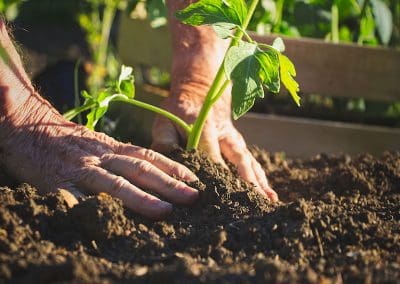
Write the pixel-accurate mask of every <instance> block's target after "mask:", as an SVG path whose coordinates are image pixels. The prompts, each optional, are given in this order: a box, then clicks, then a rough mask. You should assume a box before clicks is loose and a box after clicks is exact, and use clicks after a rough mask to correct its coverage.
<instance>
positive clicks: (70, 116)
mask: <svg viewBox="0 0 400 284" xmlns="http://www.w3.org/2000/svg"><path fill="white" fill-rule="evenodd" d="M94 105H95V103H91V104H85V105H83V106H80V107H77V108H74V109H71V110H70V111H67V112H66V113H64V114H63V117H64V118H65V119H67V120H71V119H73V118H74V117H75V116H77V115H78V114H80V113H82V112H84V111H85V110H88V109H91V108H92V107H93V106H94Z"/></svg>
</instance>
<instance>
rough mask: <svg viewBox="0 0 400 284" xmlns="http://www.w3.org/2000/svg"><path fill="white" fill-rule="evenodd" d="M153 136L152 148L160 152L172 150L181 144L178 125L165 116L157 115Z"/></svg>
mask: <svg viewBox="0 0 400 284" xmlns="http://www.w3.org/2000/svg"><path fill="white" fill-rule="evenodd" d="M152 138H153V143H152V144H151V148H152V149H154V150H155V151H157V152H160V153H169V152H172V151H173V150H174V149H176V148H177V147H178V146H179V133H178V131H177V129H176V127H175V126H174V124H173V123H172V122H171V121H170V120H168V119H166V118H164V117H160V116H156V119H155V121H154V124H153V129H152Z"/></svg>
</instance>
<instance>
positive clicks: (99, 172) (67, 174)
mask: <svg viewBox="0 0 400 284" xmlns="http://www.w3.org/2000/svg"><path fill="white" fill-rule="evenodd" d="M0 166H2V167H3V168H5V169H6V171H7V172H9V173H10V174H12V175H14V176H15V177H16V178H18V179H19V180H20V181H26V182H29V183H31V184H32V185H35V186H37V187H38V188H39V190H41V191H60V192H62V193H63V194H64V196H66V197H67V199H68V200H69V202H70V203H74V202H77V199H76V198H75V197H77V196H79V195H82V194H83V193H99V192H106V193H109V194H110V195H112V196H115V197H117V198H120V199H121V200H122V201H123V203H124V204H125V205H126V206H127V207H128V208H130V209H132V210H133V211H135V212H137V213H140V214H142V215H144V216H147V217H149V218H155V219H158V218H161V217H163V216H165V215H166V214H168V213H170V212H171V210H172V205H171V203H169V202H173V203H177V204H189V203H191V202H193V201H194V200H195V199H196V197H197V196H198V192H197V190H195V189H193V188H192V187H190V186H188V185H186V184H185V183H184V182H183V181H188V182H189V181H195V180H196V179H197V178H196V176H195V175H194V174H193V173H192V172H190V171H189V170H188V169H187V168H186V167H184V166H183V165H180V164H178V163H176V162H174V161H172V160H170V159H168V158H166V157H164V156H162V155H161V154H158V153H156V152H154V151H152V150H147V149H143V148H140V147H137V146H133V145H130V144H123V143H120V142H118V141H116V140H114V139H112V138H110V137H108V136H106V135H104V134H102V133H97V132H93V131H90V130H88V129H87V128H85V127H83V126H79V125H76V124H74V123H72V122H69V121H66V120H65V119H64V118H63V117H62V116H61V115H60V114H59V113H58V112H57V111H56V110H55V109H54V108H53V107H52V106H51V105H50V104H49V103H48V102H47V101H45V100H44V99H43V98H42V97H40V96H39V95H38V94H37V93H36V92H35V91H34V89H33V87H32V85H31V83H30V81H29V79H28V77H27V75H26V74H25V72H24V69H23V66H22V64H21V61H20V58H19V56H18V54H17V52H16V50H15V48H14V46H13V44H12V42H11V40H10V38H9V36H8V34H7V31H6V28H5V25H4V23H3V22H1V21H0ZM177 179H180V180H183V181H180V180H177ZM146 190H150V191H151V192H154V193H157V194H158V195H159V196H161V198H162V199H165V200H167V201H168V202H167V201H163V200H161V199H160V198H158V197H155V196H154V195H152V194H151V193H148V192H146Z"/></svg>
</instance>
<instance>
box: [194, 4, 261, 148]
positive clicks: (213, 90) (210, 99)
mask: <svg viewBox="0 0 400 284" xmlns="http://www.w3.org/2000/svg"><path fill="white" fill-rule="evenodd" d="M258 1H259V0H251V2H250V5H249V8H248V12H247V16H246V18H245V19H244V22H243V24H242V26H241V27H240V29H237V30H236V32H235V36H234V38H233V39H232V41H231V43H230V45H229V48H230V47H232V46H236V45H237V44H238V43H239V40H241V38H242V37H243V31H245V30H246V29H247V26H248V25H249V22H250V20H251V17H252V16H253V14H254V11H255V9H256V7H257V4H258ZM229 48H228V50H229ZM228 50H227V51H226V52H228ZM225 56H226V53H225ZM225 56H224V58H225ZM229 82H230V81H229V80H227V79H225V70H224V62H222V63H221V66H220V67H219V69H218V72H217V75H216V76H215V79H214V81H213V82H212V84H211V87H210V90H209V91H208V93H207V96H206V98H205V100H204V104H203V106H202V108H201V110H200V112H199V116H198V117H197V119H196V121H195V122H194V124H193V128H192V129H191V131H190V134H189V137H188V142H187V144H186V149H187V150H192V149H196V148H197V147H198V146H199V142H200V137H201V133H202V132H203V127H204V124H205V122H206V119H207V116H208V113H209V112H210V110H211V108H212V106H213V105H214V103H215V102H216V101H217V100H218V98H219V97H220V96H221V95H222V94H223V92H224V90H225V89H226V87H227V86H228V85H229Z"/></svg>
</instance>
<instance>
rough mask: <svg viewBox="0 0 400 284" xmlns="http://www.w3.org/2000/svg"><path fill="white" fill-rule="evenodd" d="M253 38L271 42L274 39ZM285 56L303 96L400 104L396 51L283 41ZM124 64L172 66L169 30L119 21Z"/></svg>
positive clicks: (125, 18) (399, 61)
mask: <svg viewBox="0 0 400 284" xmlns="http://www.w3.org/2000/svg"><path fill="white" fill-rule="evenodd" d="M252 36H253V38H254V39H255V40H256V41H258V42H262V43H269V44H270V43H272V41H273V39H274V38H276V36H275V35H273V36H259V35H255V34H252ZM284 41H285V45H286V52H285V53H286V54H287V55H288V56H289V57H290V58H291V59H292V60H293V62H294V63H295V65H296V69H297V80H298V81H299V83H300V87H301V91H302V92H303V93H306V94H321V95H328V96H333V97H354V98H366V99H370V100H377V101H400V87H399V84H398V81H399V79H400V52H399V51H396V50H392V49H387V48H371V47H360V46H358V45H353V44H340V45H337V44H330V43H326V42H324V41H322V40H314V39H305V38H301V39H293V38H284ZM118 50H119V55H120V57H121V59H122V61H123V62H125V63H127V64H130V65H134V64H145V65H150V66H158V67H161V68H163V69H165V70H169V69H170V66H171V54H172V51H171V39H170V35H169V32H168V29H167V27H161V28H158V29H152V28H151V27H150V25H149V24H148V22H146V21H143V20H132V19H130V18H129V17H128V16H122V17H121V24H120V30H119V37H118Z"/></svg>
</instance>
